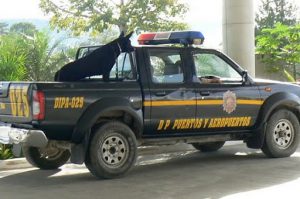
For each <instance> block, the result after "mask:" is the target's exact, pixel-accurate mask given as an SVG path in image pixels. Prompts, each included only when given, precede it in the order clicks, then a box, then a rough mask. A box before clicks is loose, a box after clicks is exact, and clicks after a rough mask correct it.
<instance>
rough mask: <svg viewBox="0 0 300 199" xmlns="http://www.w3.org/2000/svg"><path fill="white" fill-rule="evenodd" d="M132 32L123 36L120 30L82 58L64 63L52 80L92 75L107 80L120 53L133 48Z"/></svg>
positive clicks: (77, 78) (67, 79)
mask: <svg viewBox="0 0 300 199" xmlns="http://www.w3.org/2000/svg"><path fill="white" fill-rule="evenodd" d="M132 33H133V32H131V33H129V34H128V35H127V36H124V32H122V33H121V35H120V36H119V38H117V39H115V40H114V41H112V42H110V43H108V44H106V45H104V46H101V47H99V48H97V49H96V50H94V51H93V52H92V53H91V54H89V55H87V56H85V57H83V58H80V59H78V60H76V61H74V62H70V63H68V64H66V65H64V66H63V67H62V68H61V69H60V70H59V71H57V72H56V73H55V77H54V80H55V81H77V80H80V79H83V78H85V77H90V76H93V75H103V80H104V81H108V80H109V73H110V70H111V69H112V67H113V66H114V64H115V62H116V59H117V57H118V56H119V55H120V53H121V52H131V51H133V50H134V49H133V47H132V46H131V43H130V40H129V38H130V37H131V35H132Z"/></svg>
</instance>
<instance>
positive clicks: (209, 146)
mask: <svg viewBox="0 0 300 199" xmlns="http://www.w3.org/2000/svg"><path fill="white" fill-rule="evenodd" d="M224 144H225V142H209V143H204V144H203V143H201V144H200V143H193V144H192V145H193V147H194V148H195V149H197V150H199V151H202V152H213V151H217V150H219V149H220V148H222V147H223V146H224Z"/></svg>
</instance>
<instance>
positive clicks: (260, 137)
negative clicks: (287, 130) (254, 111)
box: [246, 92, 300, 149]
mask: <svg viewBox="0 0 300 199" xmlns="http://www.w3.org/2000/svg"><path fill="white" fill-rule="evenodd" d="M280 109H287V110H290V111H292V112H293V113H295V115H296V117H297V118H298V120H299V121H300V98H299V97H298V96H297V95H295V94H293V93H287V92H279V93H275V94H273V95H271V96H269V97H268V98H267V99H266V100H265V101H264V103H263V105H262V108H261V109H260V112H259V115H258V117H257V122H256V124H255V128H254V130H253V136H251V137H250V138H249V139H248V140H247V141H246V143H247V146H248V147H249V148H255V149H259V148H261V147H262V146H263V143H264V139H265V128H266V124H267V122H268V120H269V118H270V116H271V115H272V114H273V113H274V112H276V111H277V110H280Z"/></svg>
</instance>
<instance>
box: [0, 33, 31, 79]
mask: <svg viewBox="0 0 300 199" xmlns="http://www.w3.org/2000/svg"><path fill="white" fill-rule="evenodd" d="M22 49H24V43H23V40H22V38H21V37H20V36H18V35H15V34H12V35H3V36H1V37H0V81H20V80H24V79H25V76H26V68H25V61H26V55H25V52H24V51H23V50H22Z"/></svg>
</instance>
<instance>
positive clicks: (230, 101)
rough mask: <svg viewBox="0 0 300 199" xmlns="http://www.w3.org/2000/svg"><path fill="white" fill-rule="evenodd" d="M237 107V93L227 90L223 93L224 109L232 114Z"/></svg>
mask: <svg viewBox="0 0 300 199" xmlns="http://www.w3.org/2000/svg"><path fill="white" fill-rule="evenodd" d="M235 108H236V95H235V93H233V92H231V91H226V92H225V93H224V94H223V110H224V111H225V112H226V113H228V114H230V113H232V112H233V111H234V110H235Z"/></svg>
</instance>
